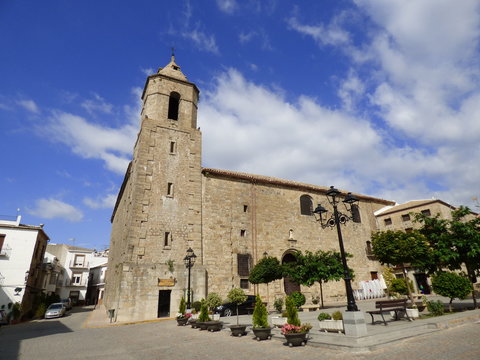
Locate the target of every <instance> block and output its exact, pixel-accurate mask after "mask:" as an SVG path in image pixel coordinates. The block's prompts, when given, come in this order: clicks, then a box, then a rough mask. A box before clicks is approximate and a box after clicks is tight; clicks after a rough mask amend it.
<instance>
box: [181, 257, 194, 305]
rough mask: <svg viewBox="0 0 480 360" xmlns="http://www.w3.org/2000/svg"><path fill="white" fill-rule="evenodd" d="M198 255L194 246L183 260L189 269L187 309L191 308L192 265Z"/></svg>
mask: <svg viewBox="0 0 480 360" xmlns="http://www.w3.org/2000/svg"><path fill="white" fill-rule="evenodd" d="M196 258H197V255H195V253H194V252H193V250H192V248H188V250H187V255H186V256H185V257H184V258H183V262H184V263H185V266H186V267H187V269H188V289H187V309H190V308H191V307H190V299H191V297H190V272H191V268H192V266H193V265H194V264H195V259H196Z"/></svg>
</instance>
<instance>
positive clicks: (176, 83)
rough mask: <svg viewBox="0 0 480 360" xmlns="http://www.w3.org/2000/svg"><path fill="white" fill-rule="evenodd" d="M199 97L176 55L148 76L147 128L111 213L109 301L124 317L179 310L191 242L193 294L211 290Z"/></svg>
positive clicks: (170, 313)
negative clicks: (205, 258)
mask: <svg viewBox="0 0 480 360" xmlns="http://www.w3.org/2000/svg"><path fill="white" fill-rule="evenodd" d="M198 98H199V90H198V88H197V87H196V86H195V84H193V83H191V82H189V81H188V80H187V78H186V76H185V75H184V74H183V73H182V71H181V70H180V67H179V66H178V65H177V64H176V62H175V57H174V56H173V55H172V58H171V61H170V62H169V63H168V64H167V65H166V66H165V67H164V68H160V69H159V70H158V72H157V73H156V74H154V75H151V76H149V77H148V78H147V81H146V83H145V87H144V90H143V94H142V100H143V106H142V111H141V114H140V121H141V126H140V132H139V134H138V138H137V142H136V144H135V148H134V153H133V160H132V162H131V163H130V166H129V168H128V170H127V174H126V175H125V179H124V182H123V184H122V188H121V190H120V194H119V195H118V199H117V203H116V205H115V209H114V213H113V216H112V235H111V244H110V257H109V278H108V279H107V285H106V287H107V290H106V303H107V306H108V307H109V308H112V309H116V311H117V315H116V316H118V318H120V319H122V320H131V319H135V320H139V319H151V318H155V317H162V316H173V315H174V314H175V312H176V311H177V310H178V303H179V301H180V298H181V297H182V296H185V289H186V280H185V278H186V276H185V271H186V270H185V266H184V264H183V258H184V257H185V254H186V251H187V249H189V248H192V249H193V250H194V252H195V254H196V255H197V262H196V264H195V267H194V268H192V270H193V269H194V272H193V273H192V289H193V293H194V294H196V295H198V297H202V294H204V292H205V287H204V284H205V280H204V268H203V265H202V247H201V211H202V210H201V199H202V193H201V192H202V177H201V176H202V175H201V133H200V130H198V129H197V104H198ZM195 298H197V296H195Z"/></svg>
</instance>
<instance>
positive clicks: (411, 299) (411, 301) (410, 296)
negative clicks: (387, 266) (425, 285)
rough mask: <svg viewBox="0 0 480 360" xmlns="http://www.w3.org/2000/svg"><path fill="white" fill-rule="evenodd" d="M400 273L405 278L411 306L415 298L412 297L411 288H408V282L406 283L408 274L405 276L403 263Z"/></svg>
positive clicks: (405, 271)
mask: <svg viewBox="0 0 480 360" xmlns="http://www.w3.org/2000/svg"><path fill="white" fill-rule="evenodd" d="M402 273H403V278H404V279H405V283H406V284H407V294H408V298H409V299H410V303H411V306H413V305H415V300H414V299H413V293H412V290H411V289H410V284H409V283H408V276H407V270H406V269H405V264H402Z"/></svg>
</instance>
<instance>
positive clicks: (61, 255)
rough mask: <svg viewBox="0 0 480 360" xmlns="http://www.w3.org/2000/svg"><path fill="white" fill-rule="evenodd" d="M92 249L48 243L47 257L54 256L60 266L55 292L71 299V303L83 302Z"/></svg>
mask: <svg viewBox="0 0 480 360" xmlns="http://www.w3.org/2000/svg"><path fill="white" fill-rule="evenodd" d="M93 252H94V250H91V249H85V248H80V247H77V246H70V245H65V244H49V245H48V246H47V257H49V256H54V257H56V258H57V259H58V263H59V265H60V266H61V267H62V270H61V273H60V274H59V276H58V279H57V290H56V293H57V294H58V295H60V298H62V299H66V298H70V299H72V304H73V305H82V304H84V303H85V299H86V293H87V284H88V273H89V268H90V263H91V261H92V259H93Z"/></svg>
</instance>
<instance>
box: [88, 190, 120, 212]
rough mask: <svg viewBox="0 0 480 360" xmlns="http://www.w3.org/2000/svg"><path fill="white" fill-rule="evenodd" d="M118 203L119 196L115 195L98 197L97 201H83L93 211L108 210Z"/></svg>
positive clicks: (90, 199) (89, 199)
mask: <svg viewBox="0 0 480 360" xmlns="http://www.w3.org/2000/svg"><path fill="white" fill-rule="evenodd" d="M116 201H117V195H115V194H108V195H105V196H104V197H97V198H96V199H92V198H89V197H86V198H84V199H83V203H84V204H85V205H87V206H88V207H90V208H92V209H108V208H113V207H114V206H115V202H116Z"/></svg>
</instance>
